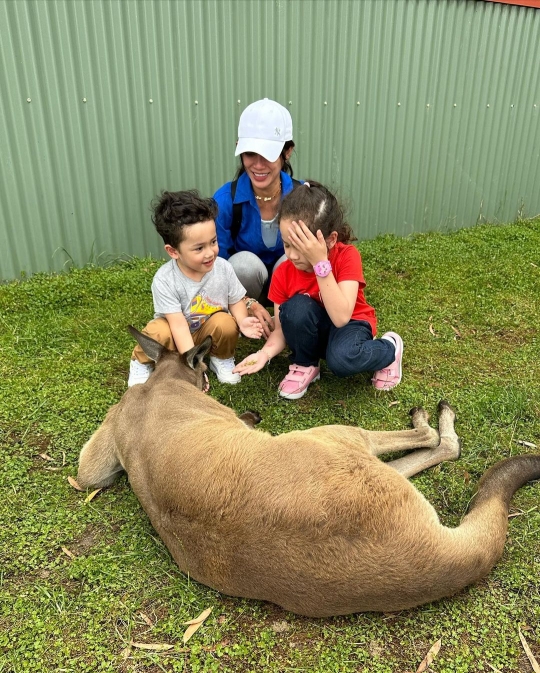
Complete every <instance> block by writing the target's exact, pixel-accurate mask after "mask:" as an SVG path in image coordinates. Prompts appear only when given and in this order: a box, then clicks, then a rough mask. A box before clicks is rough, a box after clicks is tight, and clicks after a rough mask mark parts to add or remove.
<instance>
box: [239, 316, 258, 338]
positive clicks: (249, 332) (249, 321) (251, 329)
mask: <svg viewBox="0 0 540 673" xmlns="http://www.w3.org/2000/svg"><path fill="white" fill-rule="evenodd" d="M238 327H239V328H240V331H241V332H242V334H243V335H244V336H247V337H249V338H250V339H260V338H261V337H262V335H263V334H264V330H263V327H262V325H261V323H260V322H259V321H258V320H257V318H249V317H248V318H244V319H243V320H241V321H240V323H239V324H238Z"/></svg>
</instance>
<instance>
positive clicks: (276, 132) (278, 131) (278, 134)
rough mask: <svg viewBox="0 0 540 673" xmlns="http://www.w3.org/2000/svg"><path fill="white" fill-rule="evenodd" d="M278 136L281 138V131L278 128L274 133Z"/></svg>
mask: <svg viewBox="0 0 540 673" xmlns="http://www.w3.org/2000/svg"><path fill="white" fill-rule="evenodd" d="M274 133H275V135H276V136H279V137H280V138H281V129H280V128H278V127H277V126H276V129H275V131H274Z"/></svg>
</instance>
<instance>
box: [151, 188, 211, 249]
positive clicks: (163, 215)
mask: <svg viewBox="0 0 540 673" xmlns="http://www.w3.org/2000/svg"><path fill="white" fill-rule="evenodd" d="M151 208H152V210H153V215H152V222H153V223H154V226H155V228H156V231H157V233H158V234H159V235H160V236H161V238H162V239H163V242H164V243H165V245H172V247H173V248H178V246H179V245H180V243H181V242H182V241H183V239H184V235H183V232H184V227H186V226H189V225H190V224H197V222H207V221H208V220H215V219H216V217H217V213H218V207H217V203H216V202H215V201H214V199H205V198H204V197H202V196H201V195H200V194H199V192H198V191H197V190H196V189H188V190H186V191H183V192H167V191H162V192H161V194H160V195H159V196H157V197H156V198H155V199H154V200H153V201H152V205H151Z"/></svg>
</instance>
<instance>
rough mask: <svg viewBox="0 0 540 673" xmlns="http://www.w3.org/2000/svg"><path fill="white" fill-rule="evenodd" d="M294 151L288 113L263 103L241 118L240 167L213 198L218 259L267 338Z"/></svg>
mask: <svg viewBox="0 0 540 673" xmlns="http://www.w3.org/2000/svg"><path fill="white" fill-rule="evenodd" d="M293 149H294V142H293V139H292V119H291V115H290V113H289V111H288V110H287V109H286V108H284V107H283V106H282V105H280V104H279V103H276V101H273V100H270V99H268V98H264V99H263V100H259V101H256V102H255V103H252V104H251V105H248V107H247V108H246V109H245V110H244V111H243V112H242V114H241V116H240V121H239V124H238V142H237V145H236V152H235V156H240V160H241V162H242V163H241V166H240V168H239V169H238V172H237V174H236V179H235V180H234V181H233V182H227V183H226V184H224V185H223V186H222V187H220V188H219V189H218V190H217V192H216V193H215V194H214V199H215V200H216V201H217V204H218V209H219V212H218V217H217V220H216V228H217V237H218V244H219V256H220V257H223V258H224V259H228V260H229V262H230V263H231V264H232V266H233V268H234V271H235V273H236V275H237V276H238V279H239V280H240V282H241V283H242V285H243V286H244V287H245V288H246V291H247V296H246V297H245V302H246V306H247V308H248V311H249V312H250V313H251V314H252V315H254V316H255V317H256V318H258V319H259V321H260V322H261V323H262V325H263V329H264V331H265V335H266V336H269V334H270V331H271V330H272V329H273V321H272V317H271V316H270V314H269V313H268V311H267V310H266V309H265V308H264V306H263V305H262V303H259V299H260V300H261V301H265V295H266V290H267V289H268V285H269V281H270V277H271V275H272V272H273V271H274V269H275V268H276V267H277V266H278V265H279V264H280V263H281V262H283V261H284V260H285V259H286V257H285V254H284V249H283V242H282V240H281V235H280V233H279V225H278V221H277V212H278V209H279V204H280V202H281V199H282V197H283V196H285V194H288V193H289V192H290V191H291V190H292V189H293V186H294V185H295V184H300V183H298V181H297V180H293V178H292V175H293V171H292V167H291V165H290V163H289V158H290V156H291V154H292V151H293Z"/></svg>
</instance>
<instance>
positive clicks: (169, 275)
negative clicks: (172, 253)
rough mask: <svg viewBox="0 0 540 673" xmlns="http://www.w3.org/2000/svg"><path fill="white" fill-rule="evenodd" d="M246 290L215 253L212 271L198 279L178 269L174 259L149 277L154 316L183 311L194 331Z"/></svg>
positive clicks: (191, 329) (240, 296)
mask: <svg viewBox="0 0 540 673" xmlns="http://www.w3.org/2000/svg"><path fill="white" fill-rule="evenodd" d="M245 294H246V290H245V288H244V287H243V286H242V284H241V283H240V281H239V280H238V278H237V277H236V274H235V273H234V271H233V268H232V266H231V265H230V264H229V262H227V261H226V260H225V259H222V258H221V257H216V261H215V262H214V266H213V268H212V271H209V272H208V273H206V274H205V275H204V276H203V278H202V280H200V281H196V280H192V279H191V278H188V277H187V276H186V275H185V274H183V273H182V271H180V269H179V268H178V264H177V263H176V260H175V259H171V260H170V261H168V262H166V263H165V264H164V265H163V266H162V267H160V268H159V269H158V270H157V272H156V275H155V276H154V280H153V281H152V297H153V299H154V318H163V317H164V316H165V314H166V313H183V314H184V316H185V318H186V320H187V322H188V325H189V329H190V331H191V332H195V331H196V330H198V329H199V327H200V326H201V325H202V324H203V323H204V322H205V321H206V320H208V318H209V317H210V316H211V315H212V314H213V313H216V312H217V311H227V310H228V306H229V304H236V302H238V301H240V299H242V297H244V296H245Z"/></svg>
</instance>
